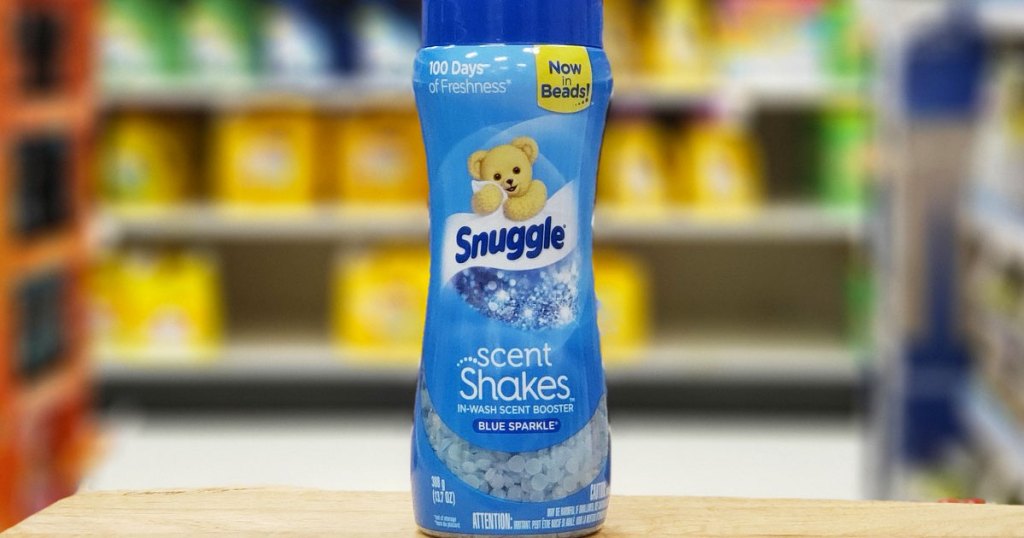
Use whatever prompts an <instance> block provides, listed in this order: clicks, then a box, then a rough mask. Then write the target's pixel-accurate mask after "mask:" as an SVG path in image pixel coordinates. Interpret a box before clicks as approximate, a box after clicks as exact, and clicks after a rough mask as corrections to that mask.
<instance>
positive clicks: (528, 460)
mask: <svg viewBox="0 0 1024 538" xmlns="http://www.w3.org/2000/svg"><path fill="white" fill-rule="evenodd" d="M415 86H416V98H417V104H418V107H419V111H420V120H421V123H422V125H423V130H424V138H425V142H426V149H427V162H428V165H429V169H430V170H429V171H430V206H431V239H430V243H431V284H430V300H429V304H428V313H427V327H426V332H425V336H424V346H423V360H422V364H421V375H420V388H419V391H418V394H417V403H416V405H417V413H416V419H415V432H414V435H413V462H412V478H413V495H414V503H415V508H416V519H417V522H418V524H419V525H420V526H421V527H423V528H424V529H427V530H433V531H437V532H444V533H456V534H458V533H464V534H544V533H566V532H572V531H577V530H584V529H589V528H593V527H595V526H597V525H599V524H600V523H601V522H602V521H603V520H604V515H605V510H606V507H607V496H608V481H609V438H608V419H607V409H606V404H605V384H604V372H603V369H602V367H601V355H600V349H599V342H598V333H597V319H596V312H595V300H594V284H593V272H592V266H591V227H590V225H591V218H592V210H593V205H594V186H595V175H596V171H597V162H598V153H599V151H600V144H601V135H602V132H603V130H604V122H605V115H606V112H607V108H608V99H609V97H610V95H611V73H610V70H609V66H608V60H607V58H606V57H605V55H604V53H603V52H602V51H601V50H599V49H590V48H584V47H574V46H561V45H537V46H530V45H487V46H452V47H434V48H428V49H424V50H422V51H421V52H420V55H419V57H418V59H417V62H416V77H415Z"/></svg>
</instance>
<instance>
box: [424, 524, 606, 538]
mask: <svg viewBox="0 0 1024 538" xmlns="http://www.w3.org/2000/svg"><path fill="white" fill-rule="evenodd" d="M603 526H604V525H603V524H602V525H596V526H593V527H588V528H586V529H578V530H574V531H569V532H546V533H543V532H542V533H537V534H509V535H508V536H515V537H516V538H583V537H584V536H590V535H593V534H597V533H598V532H599V531H600V530H601V528H602V527H603ZM419 529H420V532H421V533H423V534H426V535H427V536H432V537H433V538H494V537H495V536H501V535H497V534H472V533H462V532H443V531H435V530H430V529H424V528H423V527H420V528H419Z"/></svg>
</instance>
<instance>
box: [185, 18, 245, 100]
mask: <svg viewBox="0 0 1024 538" xmlns="http://www.w3.org/2000/svg"><path fill="white" fill-rule="evenodd" d="M261 5H262V3H259V2H254V1H252V0H192V2H191V3H190V4H189V5H188V7H187V9H186V22H185V32H186V38H187V43H188V45H187V60H188V68H189V71H190V74H191V75H192V76H194V77H196V78H198V79H202V80H204V81H209V82H212V83H230V82H235V81H238V80H239V79H247V78H250V77H252V76H253V75H255V74H256V72H257V70H258V68H259V28H260V19H261V13H262V10H261V9H260V7H261Z"/></svg>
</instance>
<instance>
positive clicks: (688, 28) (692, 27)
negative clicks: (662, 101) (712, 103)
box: [643, 0, 712, 88]
mask: <svg viewBox="0 0 1024 538" xmlns="http://www.w3.org/2000/svg"><path fill="white" fill-rule="evenodd" d="M646 6H647V8H646V19H645V21H644V22H645V24H644V28H645V30H646V31H644V32H643V36H644V39H643V51H644V65H645V66H646V68H647V71H648V72H649V73H651V74H653V75H655V77H656V78H657V79H658V80H659V81H661V82H662V83H664V84H668V85H671V86H673V87H685V88H692V87H700V86H702V85H705V84H707V82H708V79H709V78H710V72H711V64H712V62H711V58H710V56H711V50H712V46H711V28H710V27H711V24H710V22H709V21H710V17H709V15H708V12H707V8H706V2H705V1H704V0H651V1H650V2H646Z"/></svg>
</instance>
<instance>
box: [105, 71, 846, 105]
mask: <svg viewBox="0 0 1024 538" xmlns="http://www.w3.org/2000/svg"><path fill="white" fill-rule="evenodd" d="M862 96H863V93H862V84H861V82H860V81H858V80H849V79H831V78H826V77H821V76H806V77H798V76H778V77H755V78H753V79H742V80H740V79H737V80H728V79H721V80H715V81H711V82H708V83H705V84H701V85H699V86H694V85H681V84H677V83H673V82H671V81H666V80H662V79H659V78H657V77H654V78H640V79H631V80H623V81H622V84H620V87H619V88H618V89H616V90H615V96H614V99H613V101H612V104H613V106H614V107H623V108H637V107H658V108H693V107H696V106H705V105H716V104H717V105H727V106H738V107H751V106H762V105H765V106H771V105H774V106H780V105H814V104H819V103H828V102H831V101H833V100H836V99H849V98H861V97H862ZM100 103H101V105H102V106H103V108H106V109H115V108H151V109H169V110H173V109H196V108H200V109H214V110H231V109H244V108H251V107H261V106H274V107H280V106H285V107H288V106H295V107H303V106H306V107H315V108H318V109H327V110H335V109H336V110H358V109H365V108H399V109H412V108H413V106H414V99H413V91H412V86H411V84H410V83H409V82H408V81H405V80H393V79H384V80H379V79H378V80H374V79H361V78H346V79H334V80H327V81H319V82H314V83H311V84H308V85H305V86H301V87H296V86H293V85H292V86H289V85H284V84H274V83H253V84H248V85H245V86H233V87H231V86H229V87H210V86H203V85H197V84H194V83H178V84H170V85H168V84H162V85H157V84H139V85H122V86H119V87H107V88H104V89H103V90H102V91H101V99H100Z"/></svg>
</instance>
